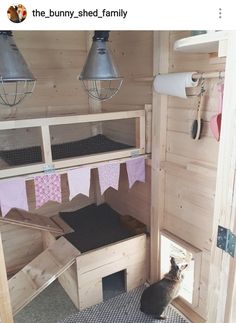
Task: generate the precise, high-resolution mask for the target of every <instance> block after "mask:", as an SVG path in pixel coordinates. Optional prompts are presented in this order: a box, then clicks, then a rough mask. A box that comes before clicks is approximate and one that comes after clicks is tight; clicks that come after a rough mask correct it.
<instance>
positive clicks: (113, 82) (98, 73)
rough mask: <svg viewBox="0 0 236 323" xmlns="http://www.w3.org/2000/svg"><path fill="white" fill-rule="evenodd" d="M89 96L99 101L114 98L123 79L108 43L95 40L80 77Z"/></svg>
mask: <svg viewBox="0 0 236 323" xmlns="http://www.w3.org/2000/svg"><path fill="white" fill-rule="evenodd" d="M79 79H80V80H82V81H83V84H84V86H85V89H86V91H87V92H88V94H89V96H90V97H92V98H93V99H96V100H99V101H105V100H108V99H110V98H112V97H113V96H114V95H115V94H116V93H117V92H118V91H119V89H120V87H121V84H122V81H123V78H122V77H121V76H120V74H119V71H118V69H117V67H116V65H115V63H114V61H113V59H112V56H111V53H110V51H109V48H108V47H107V42H106V41H103V40H95V41H94V42H93V43H92V47H91V49H90V51H89V54H88V57H87V60H86V62H85V65H84V68H83V70H82V72H81V74H80V77H79Z"/></svg>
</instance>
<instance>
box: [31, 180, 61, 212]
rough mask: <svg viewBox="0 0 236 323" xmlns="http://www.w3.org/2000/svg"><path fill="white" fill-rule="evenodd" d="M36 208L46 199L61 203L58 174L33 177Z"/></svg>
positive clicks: (45, 201)
mask: <svg viewBox="0 0 236 323" xmlns="http://www.w3.org/2000/svg"><path fill="white" fill-rule="evenodd" d="M34 188H35V198H36V209H38V208H40V207H41V206H42V205H43V204H45V203H47V202H48V201H55V202H59V203H61V177H60V174H47V175H43V176H36V177H35V178H34Z"/></svg>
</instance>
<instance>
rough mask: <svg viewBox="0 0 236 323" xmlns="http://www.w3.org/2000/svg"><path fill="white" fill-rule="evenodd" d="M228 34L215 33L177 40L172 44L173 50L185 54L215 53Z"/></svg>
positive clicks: (223, 32) (225, 32)
mask: <svg viewBox="0 0 236 323" xmlns="http://www.w3.org/2000/svg"><path fill="white" fill-rule="evenodd" d="M228 34H229V32H227V31H217V32H212V33H207V34H201V35H197V36H191V37H187V38H183V39H179V40H177V41H176V42H175V43H174V50H176V51H181V52H186V53H215V52H218V51H219V44H220V42H221V41H225V40H226V39H227V38H228Z"/></svg>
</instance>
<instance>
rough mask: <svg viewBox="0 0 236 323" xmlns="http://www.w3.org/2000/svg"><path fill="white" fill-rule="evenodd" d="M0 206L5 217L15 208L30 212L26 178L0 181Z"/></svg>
mask: <svg viewBox="0 0 236 323" xmlns="http://www.w3.org/2000/svg"><path fill="white" fill-rule="evenodd" d="M0 204H1V210H2V216H3V217H4V216H5V215H6V214H7V213H8V212H9V211H10V209H12V208H14V207H15V208H18V209H22V210H25V211H28V210H29V206H28V201H27V193H26V185H25V178H23V177H17V178H11V179H6V180H1V181H0Z"/></svg>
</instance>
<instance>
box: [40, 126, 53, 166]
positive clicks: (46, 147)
mask: <svg viewBox="0 0 236 323" xmlns="http://www.w3.org/2000/svg"><path fill="white" fill-rule="evenodd" d="M41 131H42V140H43V145H42V148H43V157H44V162H45V163H46V164H49V165H51V164H52V149H51V137H50V131H49V126H47V125H46V126H41Z"/></svg>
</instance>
